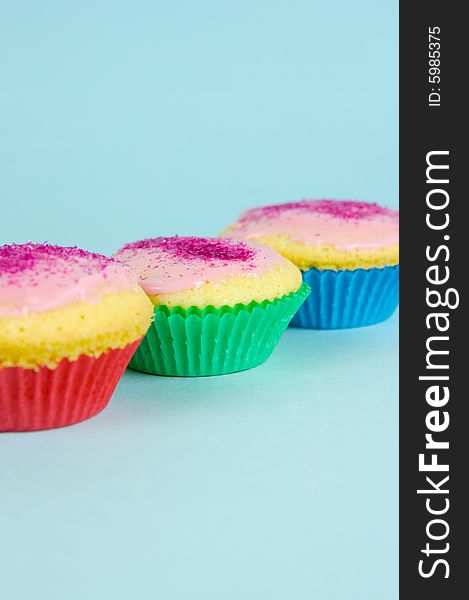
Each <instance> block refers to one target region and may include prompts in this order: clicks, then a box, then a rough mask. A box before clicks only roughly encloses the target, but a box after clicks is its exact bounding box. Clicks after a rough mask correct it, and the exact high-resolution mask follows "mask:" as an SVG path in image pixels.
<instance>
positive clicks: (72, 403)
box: [0, 243, 153, 431]
mask: <svg viewBox="0 0 469 600" xmlns="http://www.w3.org/2000/svg"><path fill="white" fill-rule="evenodd" d="M152 313H153V307H152V305H151V302H149V300H148V298H147V297H146V295H145V293H144V292H143V290H142V289H141V288H140V286H139V285H138V282H137V278H136V277H135V275H134V274H133V273H132V271H131V270H130V269H129V268H128V267H125V265H122V264H121V263H119V262H117V261H115V260H112V259H109V258H106V257H105V256H102V255H100V254H93V253H91V252H86V251H85V250H80V249H79V248H75V247H73V248H71V247H61V246H52V245H49V244H30V243H28V244H18V245H16V244H15V245H6V246H0V431H29V430H37V429H50V428H54V427H62V426H64V425H71V424H72V423H77V422H78V421H83V420H84V419H88V418H89V417H92V416H93V415H95V414H96V413H98V412H99V411H100V410H102V409H103V408H104V407H105V406H106V405H107V403H108V402H109V399H110V398H111V395H112V393H113V391H114V388H115V387H116V385H117V382H118V381H119V379H120V377H121V375H122V373H123V372H124V370H125V368H126V366H127V364H128V362H129V360H130V357H131V356H132V354H133V353H134V351H135V349H136V348H137V346H138V344H139V343H140V340H141V339H142V337H143V336H144V335H145V333H146V331H147V330H148V327H149V326H150V322H151V317H152Z"/></svg>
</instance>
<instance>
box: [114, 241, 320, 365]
mask: <svg viewBox="0 0 469 600" xmlns="http://www.w3.org/2000/svg"><path fill="white" fill-rule="evenodd" d="M115 258H116V259H117V260H119V261H121V262H123V263H125V264H126V265H128V266H129V267H131V268H132V269H133V270H134V272H135V273H136V274H137V275H138V277H139V280H140V284H141V286H142V288H143V289H144V290H145V292H146V294H147V295H148V297H149V298H150V300H151V302H152V303H153V305H154V319H153V323H152V325H151V327H150V329H149V331H148V333H147V335H146V336H145V338H144V339H143V341H142V343H141V344H140V346H139V347H138V349H137V351H136V352H135V354H134V356H133V358H132V360H131V362H130V364H129V366H130V367H131V368H132V369H135V370H137V371H142V372H144V373H152V374H155V375H174V376H204V375H222V374H225V373H233V372H236V371H243V370H245V369H250V368H252V367H256V366H258V365H260V364H261V363H263V362H264V361H265V360H267V358H269V356H270V355H271V354H272V352H273V350H274V348H275V346H276V345H277V342H278V341H279V339H280V337H281V335H282V334H283V332H284V331H285V329H286V328H287V326H288V324H289V322H290V320H291V319H292V317H293V315H294V314H295V313H296V311H297V310H298V308H299V307H300V306H301V304H302V303H303V302H304V300H305V299H306V298H307V296H308V295H309V292H310V288H309V286H308V285H307V284H305V283H303V282H302V278H301V272H300V270H299V269H298V268H297V267H296V266H295V265H293V263H291V262H290V261H289V260H287V259H285V258H284V257H283V256H281V255H280V254H279V253H278V252H276V251H275V250H274V249H272V248H269V247H267V246H262V245H259V244H251V243H247V242H244V241H239V240H228V239H227V240H223V239H217V238H201V237H157V238H152V239H145V240H141V241H137V242H133V243H130V244H127V245H125V246H123V247H122V248H121V249H120V250H119V251H118V252H117V253H116V254H115Z"/></svg>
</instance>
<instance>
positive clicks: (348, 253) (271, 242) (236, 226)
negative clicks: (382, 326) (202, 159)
mask: <svg viewBox="0 0 469 600" xmlns="http://www.w3.org/2000/svg"><path fill="white" fill-rule="evenodd" d="M221 236H222V237H227V238H234V239H241V240H246V241H250V242H257V243H261V244H266V245H268V246H271V247H272V248H275V249H276V250H277V251H278V252H280V253H281V254H283V256H285V257H286V258H288V259H290V260H291V261H292V262H293V263H294V264H295V265H297V266H298V267H299V268H300V269H301V271H302V274H303V279H304V281H305V282H307V283H308V284H309V285H310V286H311V288H312V293H311V295H310V296H309V298H308V299H307V301H306V302H305V303H304V304H303V305H302V306H301V308H300V309H299V311H298V312H297V314H296V315H295V317H294V318H293V320H292V322H291V325H292V326H294V327H295V326H296V327H305V328H315V329H341V328H348V327H361V326H364V325H371V324H374V323H378V322H380V321H384V320H386V319H387V318H388V317H390V316H391V315H392V313H393V312H394V311H395V309H396V308H397V305H398V301H399V212H398V211H397V210H393V209H391V208H386V207H384V206H380V205H378V204H376V203H368V202H357V201H351V200H302V201H300V202H289V203H286V204H274V205H270V206H261V207H258V208H253V209H250V210H246V211H244V212H243V213H242V214H241V216H240V218H239V219H238V221H236V222H235V223H233V224H232V225H230V226H228V227H227V228H226V229H225V230H224V231H223V232H222V234H221Z"/></svg>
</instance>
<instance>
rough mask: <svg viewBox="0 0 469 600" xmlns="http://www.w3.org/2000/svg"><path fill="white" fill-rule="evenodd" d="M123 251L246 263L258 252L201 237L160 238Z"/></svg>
mask: <svg viewBox="0 0 469 600" xmlns="http://www.w3.org/2000/svg"><path fill="white" fill-rule="evenodd" d="M123 250H159V251H161V252H164V253H166V254H170V255H171V256H173V257H175V258H180V259H182V260H202V261H204V262H207V263H211V262H213V261H227V262H233V261H238V262H246V261H249V260H252V259H253V258H254V257H255V254H256V251H255V249H254V248H252V247H249V245H248V244H246V243H245V242H242V241H238V240H230V239H217V238H200V237H178V236H176V237H158V238H150V239H146V240H140V241H138V242H132V243H130V244H126V245H125V246H124V247H123V248H122V250H121V251H123Z"/></svg>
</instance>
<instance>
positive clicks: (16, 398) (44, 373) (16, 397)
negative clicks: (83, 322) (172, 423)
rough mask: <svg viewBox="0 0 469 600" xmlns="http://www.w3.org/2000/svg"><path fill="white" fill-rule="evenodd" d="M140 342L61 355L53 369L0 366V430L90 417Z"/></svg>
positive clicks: (108, 395)
mask: <svg viewBox="0 0 469 600" xmlns="http://www.w3.org/2000/svg"><path fill="white" fill-rule="evenodd" d="M140 342H141V339H138V340H136V341H135V342H133V343H132V344H129V345H127V346H125V348H122V349H117V350H108V351H107V352H105V353H104V354H101V356H99V357H98V358H93V357H91V356H86V355H82V356H79V357H78V358H77V360H74V361H69V360H67V359H63V360H62V361H60V363H59V364H58V365H57V367H55V369H49V368H47V367H40V368H39V370H37V371H36V370H34V369H24V368H22V367H4V368H0V431H37V430H41V429H53V428H55V427H64V426H65V425H72V424H73V423H79V422H80V421H84V420H85V419H89V418H90V417H93V416H94V415H96V414H97V413H99V412H100V411H102V410H103V408H105V407H106V406H107V404H108V402H109V400H110V399H111V396H112V394H113V392H114V390H115V388H116V386H117V384H118V382H119V379H120V378H121V377H122V374H123V373H124V371H125V369H126V367H127V364H128V362H129V360H130V359H131V357H132V354H133V353H134V352H135V350H136V349H137V346H138V345H139V344H140Z"/></svg>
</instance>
